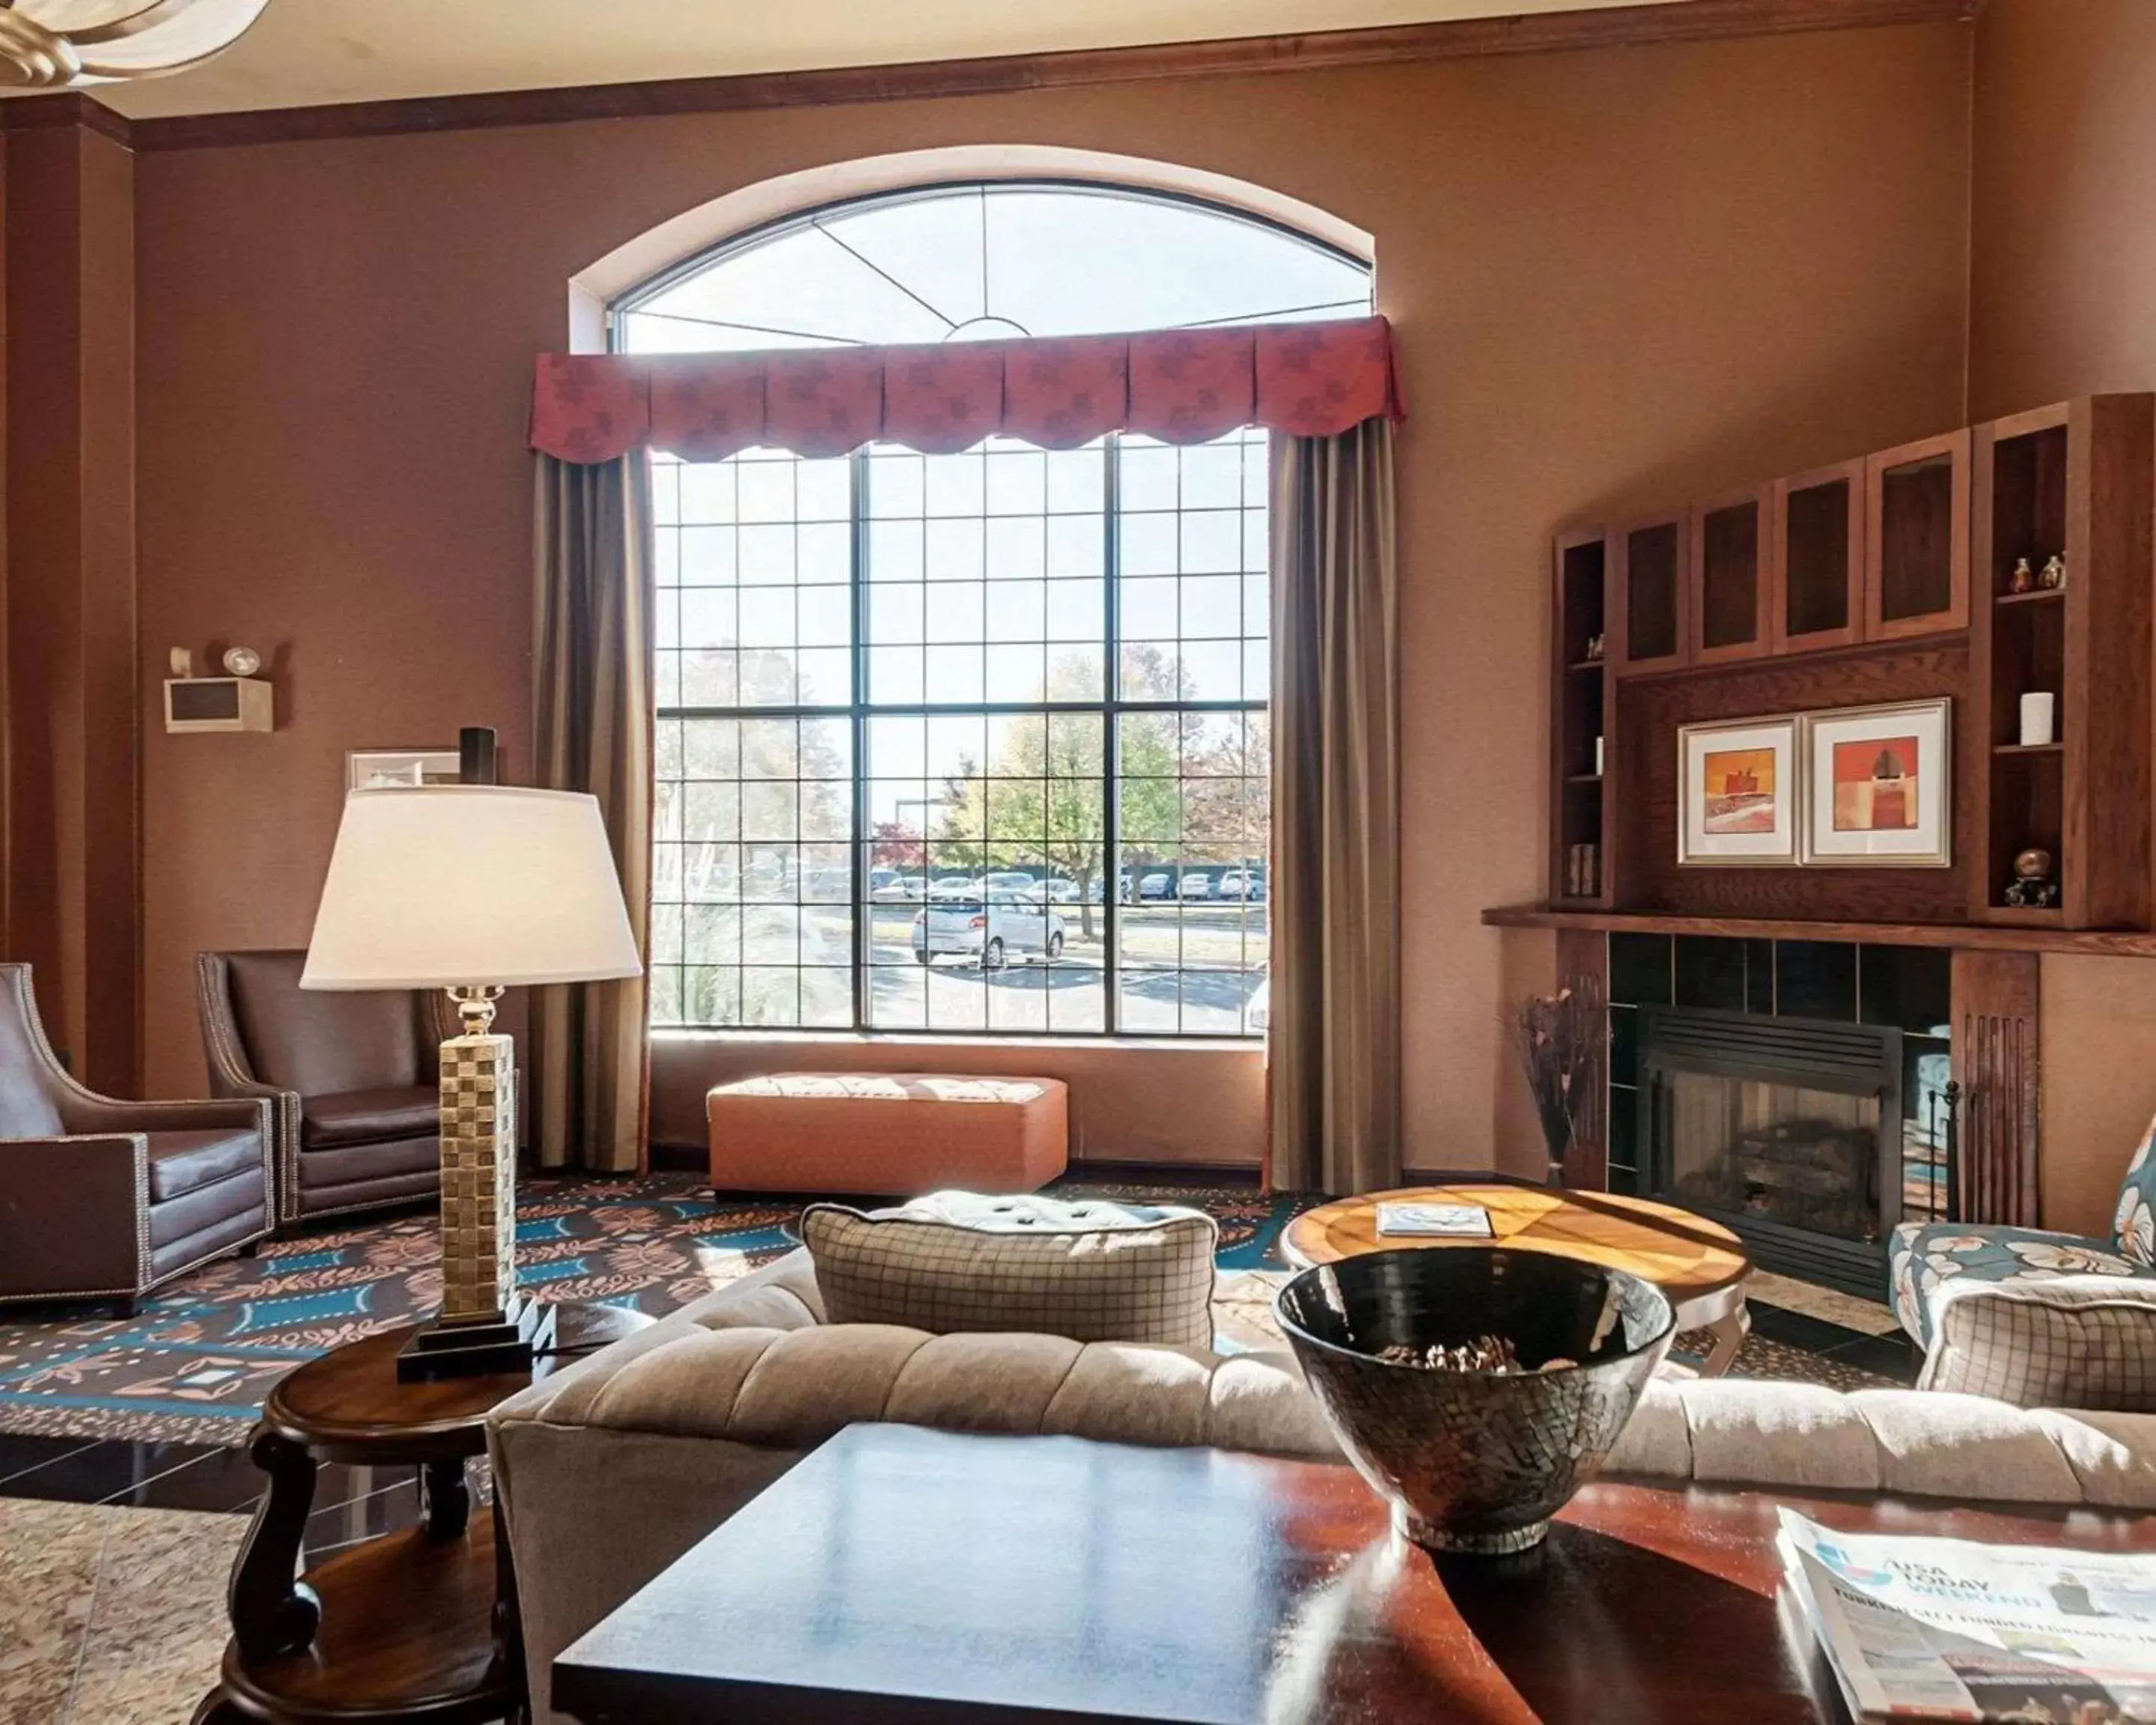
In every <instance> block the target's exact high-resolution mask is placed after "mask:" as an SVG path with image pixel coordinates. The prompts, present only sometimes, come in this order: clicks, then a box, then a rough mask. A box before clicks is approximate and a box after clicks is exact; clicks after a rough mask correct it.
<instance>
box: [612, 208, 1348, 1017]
mask: <svg viewBox="0 0 2156 1725" xmlns="http://www.w3.org/2000/svg"><path fill="white" fill-rule="evenodd" d="M1369 309H1370V271H1369V267H1368V264H1365V263H1364V262H1363V261H1361V260H1359V259H1355V258H1353V257H1350V256H1348V255H1347V254H1343V253H1342V252H1340V251H1337V250H1336V249H1333V248H1332V247H1330V246H1327V245H1324V244H1320V243H1318V242H1317V241H1315V240H1313V239H1309V238H1307V237H1306V236H1304V235H1302V234H1297V233H1295V232H1293V231H1291V230H1289V229H1287V228H1282V227H1280V226H1278V225H1276V224H1274V223H1270V222H1266V221H1263V220H1260V219H1258V218H1255V217H1252V216H1249V215H1245V214H1244V213H1240V212H1236V211H1231V210H1228V209H1225V208H1219V207H1218V206H1214V205H1212V204H1208V203H1198V202H1193V201H1192V200H1189V199H1187V198H1176V197H1170V196H1166V195H1163V194H1160V193H1149V192H1141V191H1135V190H1126V189H1121V188H1115V187H1103V186H1100V185H1096V184H1079V183H1070V184H1060V183H1053V184H1051V183H1033V182H998V183H975V184H967V185H953V186H937V187H930V188H926V189H922V190H918V191H912V192H907V193H897V194H892V195H886V196H881V197H877V198H866V199H863V200H860V201H859V202H857V203H848V204H844V205H840V206H838V207H835V208H825V209H821V210H818V211H814V212H812V213H805V214H802V215H798V216H795V217H793V218H788V219H787V220H785V221H783V222H780V223H773V224H772V225H770V226H768V227H766V228H761V229H758V230H757V231H756V232H753V233H751V234H743V235H742V236H740V237H738V238H737V239H734V240H731V241H730V242H728V243H727V244H725V245H723V246H721V247H719V248H717V249H715V250H714V251H711V252H709V253H706V254H704V255H703V256H701V257H699V258H697V259H693V260H691V261H690V263H688V264H684V265H682V266H680V267H679V268H677V269H675V270H671V271H670V272H668V273H667V274H666V275H664V276H662V277H660V279H658V280H654V281H652V282H650V283H648V284H646V285H644V287H642V288H640V289H639V290H636V291H635V292H634V293H632V294H629V295H625V296H624V297H623V298H622V299H621V300H618V301H617V302H616V303H615V304H614V305H613V307H611V308H610V314H611V326H612V337H613V343H614V345H615V346H616V347H618V348H620V349H623V350H626V351H629V352H666V351H681V350H690V349H705V350H708V349H714V348H727V349H752V348H768V347H801V346H832V345H850V344H859V343H868V344H875V345H881V344H886V343H896V342H921V341H965V340H969V339H979V338H990V339H998V338H1014V337H1018V338H1022V337H1024V336H1066V335H1076V334H1084V333H1089V332H1095V331H1130V330H1140V329H1158V328H1169V327H1186V326H1201V325H1218V324H1225V323H1240V322H1260V321H1262V322H1279V321H1290V320H1294V319H1298V318H1338V317H1353V316H1361V315H1363V314H1365V313H1367V312H1368V310H1369ZM652 485H653V493H654V495H653V516H654V522H655V532H656V540H657V557H658V584H659V619H658V644H659V667H658V677H657V687H658V691H659V694H658V702H659V713H658V720H659V728H658V763H659V764H658V775H659V795H658V806H657V810H656V834H657V836H656V840H655V854H654V895H653V896H654V905H653V916H652V990H653V992H652V1008H653V1020H654V1024H659V1025H661V1026H666V1025H690V1026H738V1025H754V1026H762V1027H767V1028H773V1029H815V1028H828V1029H882V1030H905V1031H916V1032H919V1031H944V1032H953V1033H960V1034H971V1035H982V1034H1021V1035H1039V1034H1086V1035H1099V1034H1128V1035H1142V1036H1160V1035H1199V1036H1222V1035H1227V1036H1234V1035H1247V1034H1255V1032H1256V1030H1257V1029H1258V1028H1259V1026H1258V1024H1257V1023H1256V1022H1255V1019H1256V1018H1257V1016H1258V1014H1257V1012H1256V1010H1255V1009H1256V1008H1257V1007H1258V1006H1259V1004H1260V1002H1259V1000H1258V999H1257V997H1258V995H1259V990H1260V986H1261V984H1262V983H1263V982H1264V978H1265V966H1266V957H1267V951H1268V942H1267V920H1266V919H1267V914H1268V905H1267V892H1266V855H1267V849H1268V842H1269V837H1270V832H1269V826H1270V823H1269V818H1268V815H1269V803H1270V798H1269V783H1270V779H1269V774H1270V725H1269V721H1268V716H1267V712H1266V694H1267V681H1268V676H1267V672H1268V665H1269V644H1268V639H1267V620H1268V614H1269V603H1270V597H1269V588H1268V583H1267V579H1266V567H1267V562H1268V557H1267V528H1266V509H1265V499H1266V444H1265V437H1264V435H1263V434H1262V433H1259V432H1255V431H1253V432H1248V433H1234V434H1229V436H1227V437H1225V438H1223V439H1219V441H1217V442H1214V443H1212V444H1202V445H1197V446H1193V447H1188V448H1172V447H1169V446H1168V445H1165V444H1158V443H1155V442H1153V441H1152V439H1147V438H1142V437H1138V436H1135V435H1122V436H1114V437H1110V438H1108V439H1103V440H1101V441H1100V442H1096V443H1095V444H1091V445H1089V446H1087V447H1086V448H1083V449H1074V450H1053V451H1052V450H1044V449H1037V448H1034V447H1033V446H1031V445H1029V444H1024V443H1020V442H1017V441H1015V440H1012V439H990V440H988V442H986V443H984V444H982V445H981V446H979V447H978V448H976V449H970V450H967V451H965V452H963V453H962V454H952V455H921V454H914V453H912V452H911V451H910V450H906V449H900V448H897V447H895V446H884V445H876V446H872V447H870V448H869V449H864V450H861V451H860V452H857V453H856V454H853V455H850V456H844V457H839V458H837V459H828V460H815V459H801V458H798V457H795V456H793V455H790V454H783V453H781V452H778V451H768V450H748V451H745V452H743V453H742V454H739V455H737V456H734V457H732V458H731V459H727V460H725V461H720V462H712V463H701V464H700V463H684V462H680V461H677V460H675V459H671V458H667V457H660V458H658V459H655V460H654V466H653V477H652Z"/></svg>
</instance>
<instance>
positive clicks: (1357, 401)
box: [530, 317, 1405, 463]
mask: <svg viewBox="0 0 2156 1725" xmlns="http://www.w3.org/2000/svg"><path fill="white" fill-rule="evenodd" d="M1404 411H1405V410H1404V406H1403V403H1402V401H1401V396H1400V387H1399V376H1398V374H1397V372H1396V371H1395V369H1394V363H1393V341H1392V327H1391V326H1390V325H1389V324H1388V323H1387V322H1386V321H1385V320H1384V319H1383V318H1382V317H1365V318H1355V319H1352V320H1342V321H1331V322H1324V323H1291V324H1258V325H1248V326H1241V327H1237V328H1228V329H1211V330H1161V331H1155V332H1153V333H1151V334H1147V335H1138V336H1072V337H1070V338H1068V339H1065V340H1051V341H978V342H952V343H947V344H945V345H943V346H941V347H839V348H813V349H790V350H787V351H784V352H765V353H685V354H598V353H593V354H582V353H550V354H542V356H541V357H540V359H539V362H538V368H537V372H536V375H535V376H534V377H533V380H532V389H531V425H530V431H531V447H532V448H533V449H535V450H536V451H538V452H539V453H540V454H545V455H552V456H553V457H555V458H556V459H558V460H562V461H566V462H577V463H595V462H607V461H613V460H617V459H619V458H620V457H621V456H623V455H624V454H627V453H628V452H629V451H630V450H631V449H655V450H658V451H660V452H662V453H664V454H670V455H678V456H680V458H681V459H683V460H685V461H716V460H720V459H723V458H724V457H726V456H728V455H731V454H735V453H737V451H739V450H742V449H750V448H764V449H788V450H790V451H792V452H793V454H797V455H818V456H822V455H843V454H847V453H849V452H850V451H851V450H854V449H859V448H860V446H861V445H862V444H869V443H878V442H882V443H895V444H904V445H906V447H907V448H909V449H918V450H921V452H923V453H924V454H945V453H948V452H950V451H952V450H956V449H970V448H972V447H973V445H974V444H977V443H978V442H980V440H981V439H983V438H984V437H991V436H998V435H1001V436H1005V437H1018V438H1024V439H1026V441H1028V442H1029V443H1033V444H1039V445H1040V446H1042V447H1043V448H1045V449H1075V448H1077V447H1078V446H1079V445H1080V444H1086V443H1090V442H1091V441H1092V440H1093V439H1095V438H1096V437H1100V436H1101V435H1102V434H1105V433H1107V432H1111V431H1132V432H1141V433H1143V434H1146V435H1147V436H1151V437H1157V438H1159V439H1162V440H1163V442H1166V443H1172V444H1199V443H1205V442H1208V441H1209V440H1210V439H1214V438H1216V437H1219V436H1221V435H1222V434H1224V433H1227V432H1229V431H1233V430H1235V429H1237V428H1238V427H1240V426H1245V425H1262V426H1264V427H1265V428H1266V429H1269V430H1272V431H1276V432H1282V433H1286V434H1291V435H1294V436H1298V437H1328V436H1332V435H1335V434H1338V433H1341V432H1344V431H1347V429H1350V428H1351V427H1353V426H1356V425H1359V424H1362V423H1363V421H1365V420H1368V419H1373V418H1383V419H1398V418H1403V417H1404Z"/></svg>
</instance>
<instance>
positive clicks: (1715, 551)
mask: <svg viewBox="0 0 2156 1725" xmlns="http://www.w3.org/2000/svg"><path fill="white" fill-rule="evenodd" d="M1773 513H1774V494H1773V492H1772V491H1771V490H1768V489H1767V488H1764V487H1762V488H1761V489H1759V490H1751V491H1746V492H1743V494H1741V495H1738V496H1734V497H1729V498H1724V499H1722V500H1720V501H1716V502H1712V503H1699V504H1695V505H1693V506H1692V511H1691V568H1690V570H1689V572H1688V574H1689V585H1690V588H1691V621H1692V655H1691V657H1692V663H1693V664H1695V665H1713V664H1717V663H1719V662H1721V661H1722V660H1732V659H1756V658H1758V656H1759V655H1761V654H1763V653H1764V652H1765V651H1766V650H1767V648H1768V643H1769V641H1770V640H1771V639H1772V638H1773V629H1774V614H1773V611H1772V608H1771V607H1770V606H1769V605H1768V580H1767V563H1768V541H1769V539H1770V537H1771V528H1772V516H1773Z"/></svg>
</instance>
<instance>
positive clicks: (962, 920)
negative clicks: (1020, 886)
mask: <svg viewBox="0 0 2156 1725" xmlns="http://www.w3.org/2000/svg"><path fill="white" fill-rule="evenodd" d="M1017 952H1037V953H1039V954H1040V955H1041V956H1042V957H1045V958H1046V959H1047V960H1048V961H1049V962H1050V963H1055V960H1056V959H1058V958H1060V957H1062V956H1063V919H1062V918H1061V917H1060V916H1057V915H1056V914H1055V911H1051V910H1050V909H1049V908H1048V907H1047V906H1045V905H1035V904H1029V903H1028V902H1027V901H1025V900H1024V899H1019V898H1011V899H1003V898H996V899H978V898H976V899H967V900H962V901H942V900H937V901H934V902H932V903H931V904H929V905H928V906H927V907H926V908H925V909H923V910H920V911H916V912H915V913H914V917H913V956H914V957H915V959H916V961H917V962H919V963H922V964H930V963H934V962H935V961H936V960H937V959H938V958H943V957H956V958H971V959H973V961H974V962H975V963H978V965H979V966H980V967H981V968H982V969H983V970H1001V969H1002V968H1004V965H1005V964H1007V963H1009V962H1010V959H1011V956H1012V955H1013V954H1014V953H1017Z"/></svg>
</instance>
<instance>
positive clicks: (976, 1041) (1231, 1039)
mask: <svg viewBox="0 0 2156 1725" xmlns="http://www.w3.org/2000/svg"><path fill="white" fill-rule="evenodd" d="M651 1040H653V1041H654V1043H661V1042H663V1043H679V1044H687V1045H694V1044H697V1043H720V1044H726V1043H733V1044H759V1045H761V1044H768V1045H776V1046H792V1045H799V1046H814V1047H823V1048H841V1047H843V1048H1038V1049H1083V1050H1089V1051H1091V1050H1102V1049H1113V1050H1125V1049H1127V1050H1133V1051H1136V1052H1139V1053H1144V1054H1168V1053H1174V1054H1245V1055H1250V1056H1252V1057H1253V1058H1254V1059H1258V1060H1262V1059H1264V1058H1265V1038H1263V1037H1262V1036H1021V1035H1009V1036H968V1035H966V1034H963V1033H962V1032H961V1033H950V1032H946V1033H944V1034H937V1035H929V1034H913V1033H911V1032H908V1031H905V1030H753V1029H738V1030H734V1029H728V1030H710V1029H693V1028H689V1027H685V1026H681V1025H667V1026H665V1027H663V1028H659V1029H654V1030H653V1031H652V1033H651Z"/></svg>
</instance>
